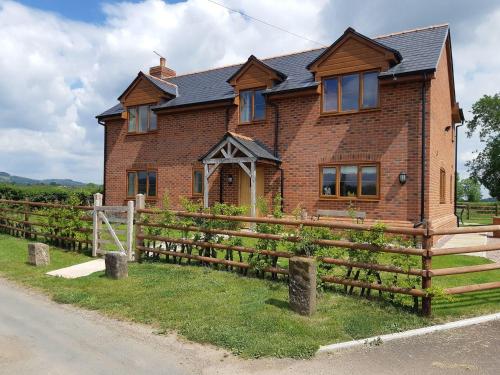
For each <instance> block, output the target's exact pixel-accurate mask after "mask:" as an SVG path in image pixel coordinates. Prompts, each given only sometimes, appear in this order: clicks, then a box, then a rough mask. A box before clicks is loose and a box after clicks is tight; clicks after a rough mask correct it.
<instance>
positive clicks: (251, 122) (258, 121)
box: [238, 120, 266, 126]
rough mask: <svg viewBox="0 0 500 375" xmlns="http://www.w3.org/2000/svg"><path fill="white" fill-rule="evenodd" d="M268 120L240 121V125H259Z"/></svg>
mask: <svg viewBox="0 0 500 375" xmlns="http://www.w3.org/2000/svg"><path fill="white" fill-rule="evenodd" d="M265 122H266V120H256V121H250V122H240V123H238V126H247V125H259V124H264V123H265Z"/></svg>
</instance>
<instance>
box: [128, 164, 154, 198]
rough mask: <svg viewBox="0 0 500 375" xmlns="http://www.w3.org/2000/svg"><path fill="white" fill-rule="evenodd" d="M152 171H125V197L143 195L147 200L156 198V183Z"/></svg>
mask: <svg viewBox="0 0 500 375" xmlns="http://www.w3.org/2000/svg"><path fill="white" fill-rule="evenodd" d="M156 174H157V173H156V171H154V170H133V171H132V170H129V171H127V197H129V198H132V197H135V195H136V194H144V195H145V196H146V197H148V198H156V196H157V183H156Z"/></svg>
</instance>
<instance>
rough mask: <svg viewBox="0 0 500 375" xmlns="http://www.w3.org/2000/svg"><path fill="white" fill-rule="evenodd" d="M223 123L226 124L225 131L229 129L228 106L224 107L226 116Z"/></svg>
mask: <svg viewBox="0 0 500 375" xmlns="http://www.w3.org/2000/svg"><path fill="white" fill-rule="evenodd" d="M224 124H225V125H226V133H227V132H228V131H229V107H227V108H226V117H225V118H224Z"/></svg>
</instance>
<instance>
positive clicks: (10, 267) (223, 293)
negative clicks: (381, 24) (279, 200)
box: [0, 235, 500, 358]
mask: <svg viewBox="0 0 500 375" xmlns="http://www.w3.org/2000/svg"><path fill="white" fill-rule="evenodd" d="M26 249H27V241H26V240H23V239H19V238H14V237H10V236H6V235H0V274H1V275H3V276H4V277H7V278H9V279H12V280H16V281H18V282H21V283H22V284H24V285H27V286H30V287H34V288H38V289H41V290H43V291H45V292H46V293H47V294H48V295H50V296H51V297H52V298H53V299H54V300H55V301H57V302H59V303H71V304H75V305H77V306H80V307H83V308H87V309H92V310H99V311H101V312H102V313H104V314H106V315H109V316H113V317H116V318H120V319H126V320H131V321H135V322H140V323H146V324H150V325H152V326H153V327H155V329H156V330H157V331H158V332H169V331H176V332H178V333H179V334H180V335H182V336H183V337H185V338H187V339H189V340H192V341H197V342H202V343H211V344H214V345H217V346H220V347H223V348H226V349H228V350H230V351H232V352H233V353H235V354H239V355H241V356H243V357H261V356H276V357H295V358H307V357H310V356H311V355H313V354H314V353H315V351H316V350H317V349H318V347H319V346H320V345H324V344H330V343H334V342H340V341H345V340H352V339H360V338H365V337H369V336H374V335H379V334H385V333H390V332H396V331H403V330H407V329H412V328H417V327H422V326H425V325H429V324H434V323H436V322H441V321H445V320H454V319H456V318H457V317H459V316H471V315H475V314H480V313H487V312H494V311H499V310H500V308H499V307H500V303H499V301H500V291H487V292H482V293H474V294H469V295H464V296H463V297H457V299H456V301H454V302H448V301H444V300H443V301H439V300H437V301H435V303H434V305H433V307H434V314H435V316H434V317H433V318H432V319H425V318H422V317H419V316H417V315H416V314H414V313H411V312H410V311H408V310H406V309H403V308H400V307H397V306H393V305H391V304H390V303H384V302H378V301H369V300H367V299H364V298H359V297H355V296H345V295H342V294H340V293H332V292H327V293H322V294H321V295H320V298H319V301H318V312H317V313H316V314H315V315H314V317H312V318H306V317H301V316H299V315H296V314H294V313H292V312H291V311H290V310H289V308H288V289H287V285H286V284H285V283H283V282H271V281H266V280H262V279H256V278H248V277H242V276H239V275H238V274H235V273H229V272H222V271H216V270H211V269H208V268H204V267H196V266H178V265H172V264H165V263H143V264H135V263H132V264H130V267H129V278H127V279H124V280H109V279H107V278H105V277H104V275H103V273H102V272H101V273H96V274H93V275H91V276H89V277H85V278H81V279H75V280H66V279H59V278H54V277H49V276H46V275H45V274H44V273H45V272H47V271H48V270H52V269H56V268H60V267H64V266H68V265H72V264H75V263H79V262H83V261H87V260H89V258H88V257H87V256H85V255H83V254H77V253H73V252H67V251H63V250H59V249H56V248H51V258H52V264H51V266H49V267H41V268H35V267H33V266H29V265H27V264H26V257H27V250H26ZM483 262H487V261H486V260H483V259H480V258H476V257H465V256H449V257H442V258H436V259H435V261H434V265H435V267H447V266H450V265H457V264H478V263H483ZM499 279H500V272H497V271H490V272H488V273H483V274H469V275H462V276H453V277H446V278H441V279H439V278H436V282H435V284H436V285H440V286H446V285H457V284H460V283H468V282H471V280H474V281H473V282H486V281H492V280H499Z"/></svg>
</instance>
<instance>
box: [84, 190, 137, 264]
mask: <svg viewBox="0 0 500 375" xmlns="http://www.w3.org/2000/svg"><path fill="white" fill-rule="evenodd" d="M92 217H93V236H92V256H94V257H95V256H97V255H98V254H106V252H107V251H120V252H122V253H124V254H127V257H128V259H129V260H133V251H132V246H133V240H134V202H133V201H129V202H128V204H127V206H103V205H102V194H100V193H97V194H94V212H93V216H92ZM106 235H109V236H111V239H107V238H105V237H106ZM123 235H125V239H120V238H119V236H122V238H123ZM108 245H111V246H112V247H113V248H112V249H109V246H108Z"/></svg>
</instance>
